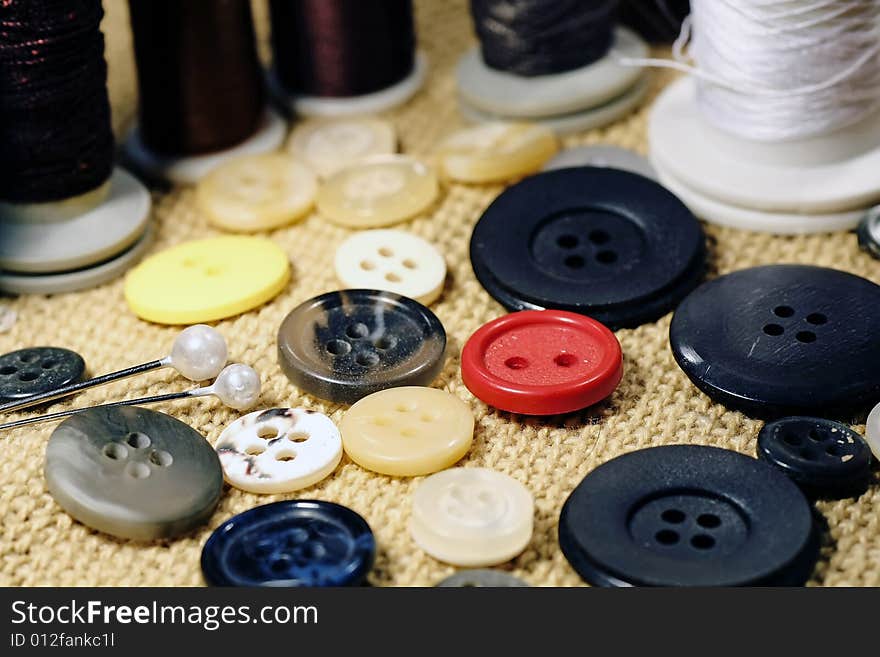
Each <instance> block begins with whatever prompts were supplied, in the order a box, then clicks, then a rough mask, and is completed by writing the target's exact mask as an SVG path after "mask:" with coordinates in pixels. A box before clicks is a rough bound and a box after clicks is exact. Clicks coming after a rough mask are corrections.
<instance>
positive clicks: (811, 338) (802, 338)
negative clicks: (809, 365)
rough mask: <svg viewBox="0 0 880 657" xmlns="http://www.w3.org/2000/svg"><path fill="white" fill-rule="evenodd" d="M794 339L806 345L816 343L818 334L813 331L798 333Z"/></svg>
mask: <svg viewBox="0 0 880 657" xmlns="http://www.w3.org/2000/svg"><path fill="white" fill-rule="evenodd" d="M794 337H795V338H796V339H797V341H798V342H803V343H805V344H809V343H810V342H815V341H816V334H815V333H813V332H812V331H798V333H797V335H795V336H794Z"/></svg>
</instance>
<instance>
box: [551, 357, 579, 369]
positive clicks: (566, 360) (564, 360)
mask: <svg viewBox="0 0 880 657" xmlns="http://www.w3.org/2000/svg"><path fill="white" fill-rule="evenodd" d="M553 362H554V363H556V364H557V365H558V366H559V367H572V366H573V365H575V364H576V363H577V362H578V359H577V356H575V355H574V354H559V355H558V356H557V357H556V358H554V359H553Z"/></svg>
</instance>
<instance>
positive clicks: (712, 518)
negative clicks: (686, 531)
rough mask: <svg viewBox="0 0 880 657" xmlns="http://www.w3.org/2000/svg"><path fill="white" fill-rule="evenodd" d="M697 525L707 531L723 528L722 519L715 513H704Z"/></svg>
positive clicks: (699, 517) (698, 519)
mask: <svg viewBox="0 0 880 657" xmlns="http://www.w3.org/2000/svg"><path fill="white" fill-rule="evenodd" d="M697 524H698V525H699V526H700V527H705V528H706V529H715V528H716V527H720V526H721V518H719V517H718V516H716V515H715V514H714V513H703V514H700V515H699V516H697Z"/></svg>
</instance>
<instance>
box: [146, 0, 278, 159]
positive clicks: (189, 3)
mask: <svg viewBox="0 0 880 657" xmlns="http://www.w3.org/2000/svg"><path fill="white" fill-rule="evenodd" d="M129 7H130V10H131V23H132V30H133V33H134V46H135V57H136V60H137V69H138V82H139V88H140V111H139V131H140V137H141V140H142V141H143V143H144V145H145V146H146V147H147V148H148V149H149V150H151V151H153V152H155V153H159V154H163V155H169V156H190V155H202V154H206V153H211V152H215V151H220V150H223V149H226V148H229V147H232V146H235V145H237V144H239V143H241V142H242V141H244V140H246V139H247V138H249V137H250V136H252V135H253V134H254V133H255V132H257V130H259V128H260V126H261V124H262V122H263V121H264V118H265V113H266V94H265V90H264V85H263V74H262V69H261V67H260V63H259V59H258V56H257V49H256V42H255V38H254V28H253V18H252V16H251V8H250V2H249V1H248V0H129Z"/></svg>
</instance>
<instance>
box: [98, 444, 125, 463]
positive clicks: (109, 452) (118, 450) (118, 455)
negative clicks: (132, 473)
mask: <svg viewBox="0 0 880 657" xmlns="http://www.w3.org/2000/svg"><path fill="white" fill-rule="evenodd" d="M103 451H104V456H106V457H107V458H108V459H112V460H113V461H121V460H123V459H125V458H128V449H126V447H125V445H120V444H119V443H107V444H106V445H104V450H103Z"/></svg>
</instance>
